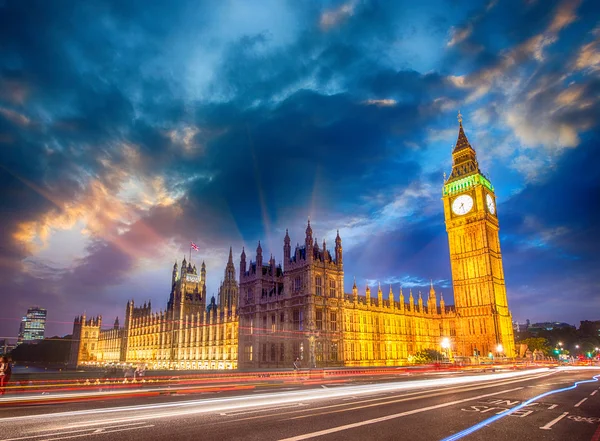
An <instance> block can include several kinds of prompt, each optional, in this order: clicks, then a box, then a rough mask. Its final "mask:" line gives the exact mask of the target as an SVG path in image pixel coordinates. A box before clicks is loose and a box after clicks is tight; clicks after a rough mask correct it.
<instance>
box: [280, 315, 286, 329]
mask: <svg viewBox="0 0 600 441" xmlns="http://www.w3.org/2000/svg"><path fill="white" fill-rule="evenodd" d="M284 322H285V314H284V313H283V312H282V313H281V314H280V315H279V330H280V331H283V323H284Z"/></svg>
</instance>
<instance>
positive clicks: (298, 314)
mask: <svg viewBox="0 0 600 441" xmlns="http://www.w3.org/2000/svg"><path fill="white" fill-rule="evenodd" d="M293 318H294V330H295V331H302V330H303V324H302V318H303V317H302V310H300V309H294V311H293Z"/></svg>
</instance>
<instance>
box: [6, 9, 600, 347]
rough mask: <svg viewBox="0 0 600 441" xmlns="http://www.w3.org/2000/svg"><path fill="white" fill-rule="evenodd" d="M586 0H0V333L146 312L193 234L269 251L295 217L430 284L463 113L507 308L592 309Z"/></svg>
mask: <svg viewBox="0 0 600 441" xmlns="http://www.w3.org/2000/svg"><path fill="white" fill-rule="evenodd" d="M599 18H600V6H599V5H598V3H597V2H595V1H592V0H587V1H585V0H583V1H578V0H562V1H560V0H559V1H555V0H506V1H503V0H498V1H495V0H492V1H476V0H468V1H467V0H464V1H461V0H421V1H414V0H411V1H400V0H397V1H383V0H381V1H376V0H373V1H359V0H350V1H347V2H345V3H344V2H341V1H322V2H319V1H297V0H289V1H286V0H264V1H256V2H249V1H242V0H240V1H226V0H219V1H205V2H201V1H197V0H182V1H175V0H169V1H164V2H159V1H150V2H149V1H146V0H127V1H123V0H104V1H101V0H86V1H48V0H39V1H33V0H0V42H1V43H0V191H1V194H2V197H1V198H0V212H1V214H2V219H1V225H2V228H1V229H0V281H1V284H0V296H1V302H0V338H2V337H11V338H14V337H15V336H16V334H17V332H18V328H19V318H20V317H21V316H22V315H23V314H24V313H25V312H26V309H27V308H28V307H29V306H31V305H40V306H42V307H45V308H47V309H48V320H49V324H48V327H47V328H48V332H47V335H55V334H61V335H62V334H67V333H70V332H71V329H72V320H73V317H74V316H75V315H78V314H80V313H83V312H84V311H86V312H87V314H88V315H91V314H102V315H103V316H104V320H105V325H110V323H111V322H112V321H113V320H114V317H115V316H117V315H119V316H121V318H122V317H123V312H124V308H125V302H126V301H127V300H128V299H130V298H133V299H135V300H136V302H137V303H138V304H139V303H140V302H141V303H143V302H144V301H145V300H152V304H153V307H155V308H161V307H162V308H164V307H165V306H166V301H167V299H168V294H169V289H170V275H171V270H172V266H173V263H174V262H175V260H176V259H177V260H179V261H181V259H182V258H183V256H184V255H188V252H189V243H190V241H194V242H196V243H197V244H198V246H199V247H200V251H199V252H194V254H193V261H194V262H196V263H198V264H199V263H200V262H201V261H202V260H205V261H206V265H207V271H208V293H209V295H212V294H213V293H216V292H217V289H218V285H219V281H220V279H221V278H222V277H223V270H224V265H225V262H226V260H227V254H228V251H229V247H230V246H232V247H233V250H234V253H235V263H236V266H239V254H240V252H241V249H242V246H245V247H246V250H247V252H249V254H250V256H251V258H254V253H255V249H256V245H257V241H258V240H259V239H260V240H261V243H262V245H263V249H264V253H265V254H266V257H267V258H268V257H269V255H270V253H273V255H274V256H275V257H276V259H277V260H278V261H280V260H281V258H282V254H283V251H282V247H283V237H284V234H285V229H286V228H289V230H290V235H291V237H292V242H293V245H295V243H296V242H302V241H303V239H304V229H305V226H306V220H307V218H308V217H309V216H310V219H311V224H312V226H313V230H314V234H315V235H316V237H317V238H318V240H319V243H322V241H323V239H325V240H326V241H327V244H328V247H331V246H332V245H333V241H334V238H335V231H336V229H338V228H339V230H340V235H341V236H342V239H343V245H344V250H345V256H344V261H345V275H346V277H345V285H346V286H345V288H346V292H349V291H350V289H351V286H352V280H353V278H354V277H356V281H357V283H358V284H359V286H360V289H361V292H364V287H365V285H366V284H371V285H375V286H376V284H377V282H378V281H380V282H381V283H382V285H385V289H384V292H386V293H387V291H388V289H389V288H388V285H389V284H392V286H393V288H394V290H395V292H396V295H397V293H398V289H399V286H400V284H402V286H403V287H404V288H405V289H407V288H412V289H413V292H417V291H418V290H425V289H427V288H426V287H427V286H428V284H429V280H430V279H433V281H434V284H435V285H436V288H437V291H438V293H439V292H440V291H442V292H443V293H444V295H445V300H446V302H447V303H451V301H452V287H451V281H450V263H449V256H448V243H447V236H446V232H445V226H444V218H443V211H442V203H441V200H440V199H441V187H442V183H443V173H444V172H447V173H449V172H450V169H451V148H452V146H453V144H454V143H455V141H456V136H457V126H458V123H457V120H456V115H457V112H458V110H459V109H460V111H461V112H462V114H463V115H464V126H465V130H466V133H467V136H468V137H469V140H470V141H471V144H472V145H473V146H474V147H475V149H476V151H477V153H478V158H479V162H480V165H481V167H482V169H483V171H484V172H485V173H486V174H487V175H488V176H489V177H490V179H491V181H492V183H493V184H494V185H495V188H496V193H497V197H498V215H499V220H500V227H501V231H500V233H501V246H502V251H503V256H504V269H505V275H506V283H507V290H508V299H509V306H510V308H511V310H512V313H513V317H514V319H516V320H519V321H521V322H523V321H525V319H528V318H529V319H530V320H532V321H545V320H559V321H567V322H570V323H577V324H578V321H579V320H582V319H600V315H599V314H600V283H599V280H600V276H599V274H600V271H599V270H600V257H599V252H598V250H599V248H600V239H599V238H600V202H599V201H600V188H599V185H600V184H599V182H600V167H599V165H598V164H599V163H600V149H599V147H598V146H599V142H600V128H599V122H598V117H599V116H600V19H599Z"/></svg>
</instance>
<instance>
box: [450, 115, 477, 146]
mask: <svg viewBox="0 0 600 441" xmlns="http://www.w3.org/2000/svg"><path fill="white" fill-rule="evenodd" d="M462 121H463V119H462V114H461V113H460V110H459V111H458V138H457V139H456V145H455V146H454V151H453V153H456V152H458V151H460V150H463V149H466V148H471V149H472V148H473V147H471V144H469V140H468V139H467V135H465V131H464V129H463V125H462Z"/></svg>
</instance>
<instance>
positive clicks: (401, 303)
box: [398, 286, 404, 311]
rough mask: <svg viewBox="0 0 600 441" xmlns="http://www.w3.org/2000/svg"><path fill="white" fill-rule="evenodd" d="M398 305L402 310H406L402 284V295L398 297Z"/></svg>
mask: <svg viewBox="0 0 600 441" xmlns="http://www.w3.org/2000/svg"><path fill="white" fill-rule="evenodd" d="M398 306H400V310H401V311H404V294H403V293H402V286H400V297H399V298H398Z"/></svg>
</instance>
